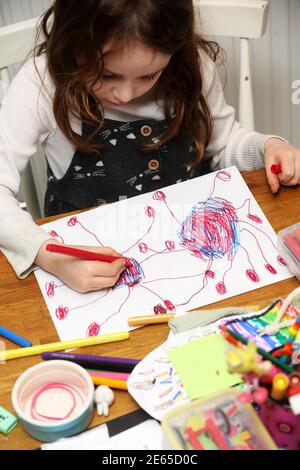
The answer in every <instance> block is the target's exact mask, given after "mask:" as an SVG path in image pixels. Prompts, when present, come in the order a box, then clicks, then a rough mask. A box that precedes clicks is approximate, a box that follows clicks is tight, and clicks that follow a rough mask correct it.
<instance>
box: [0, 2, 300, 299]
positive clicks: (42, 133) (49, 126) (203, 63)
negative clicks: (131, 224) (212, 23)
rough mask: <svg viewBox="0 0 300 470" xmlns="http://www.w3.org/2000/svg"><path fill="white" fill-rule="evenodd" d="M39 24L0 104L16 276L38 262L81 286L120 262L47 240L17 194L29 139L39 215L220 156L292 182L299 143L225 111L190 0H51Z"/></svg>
mask: <svg viewBox="0 0 300 470" xmlns="http://www.w3.org/2000/svg"><path fill="white" fill-rule="evenodd" d="M42 30H43V33H44V36H45V40H44V42H43V43H42V44H41V45H40V47H39V48H38V49H37V52H36V54H35V57H34V58H32V59H30V60H29V61H28V62H27V63H26V64H25V65H24V66H23V67H22V68H21V70H20V71H19V73H18V74H17V76H16V77H15V79H14V80H13V83H12V85H11V87H10V89H9V90H8V93H7V96H6V99H5V103H4V104H3V106H2V109H1V114H0V217H1V227H0V247H1V250H2V251H3V253H4V254H5V255H6V257H7V259H8V260H9V262H10V263H11V265H12V267H13V268H14V270H15V272H16V274H17V276H18V277H20V278H23V277H25V276H27V275H28V274H29V273H30V272H31V271H32V270H33V269H34V266H40V267H41V268H43V269H45V270H46V271H48V272H50V273H52V274H55V275H56V276H58V277H59V278H60V279H61V280H62V281H63V282H64V283H66V284H67V285H69V286H71V287H72V288H73V289H75V290H77V291H79V292H87V291H92V290H98V289H102V288H106V287H109V286H113V285H114V284H115V283H116V281H117V279H118V277H119V276H120V274H121V272H122V271H123V270H124V262H123V260H121V259H119V260H116V261H115V262H114V263H111V264H110V263H101V262H94V261H83V260H79V259H75V258H72V257H69V256H64V255H61V254H55V253H48V252H47V251H46V249H45V246H46V244H47V242H48V241H49V238H51V237H50V236H49V235H48V234H47V233H45V232H44V231H43V230H42V229H41V228H39V227H38V226H37V225H36V224H35V223H34V222H33V221H32V219H31V217H30V215H29V214H28V213H26V212H24V211H22V210H21V209H20V208H19V206H18V202H17V200H16V195H17V194H18V191H19V185H20V174H21V173H22V171H23V170H24V168H25V166H26V165H27V163H28V160H29V159H30V157H31V156H32V155H33V154H34V153H35V151H36V147H37V144H42V146H43V148H44V152H45V156H46V159H47V165H48V188H47V193H46V198H45V215H52V214H57V213H62V212H67V211H72V210H75V209H81V208H87V207H91V206H94V205H95V206H96V205H99V204H101V203H104V202H113V201H117V200H118V199H119V198H120V197H123V198H124V197H132V196H136V195H139V194H141V193H143V192H148V191H155V190H157V189H159V188H161V187H164V186H168V185H171V184H175V183H178V182H180V181H185V180H187V179H190V178H194V177H196V176H199V175H201V174H203V173H206V172H208V171H213V170H216V169H219V168H224V167H226V166H230V165H236V166H237V167H238V168H239V169H240V170H241V171H244V170H254V169H256V168H260V167H262V166H263V165H264V164H265V167H266V171H267V177H268V181H269V184H270V186H271V189H272V191H273V192H274V193H275V192H277V191H278V189H279V185H280V184H286V185H295V184H299V182H300V151H299V150H297V149H296V148H295V147H292V146H291V145H289V144H288V143H286V142H285V141H284V140H283V139H280V138H278V137H274V136H265V135H262V134H259V133H256V132H250V131H248V130H246V129H244V128H242V127H241V126H240V124H239V123H238V122H236V121H235V118H234V110H233V109H232V108H231V107H230V106H228V105H227V104H226V102H225V100H224V96H223V92H222V85H221V83H220V80H219V78H218V74H217V69H216V66H215V63H214V62H215V60H216V57H217V54H218V48H217V46H216V44H213V43H210V42H207V41H205V40H204V39H202V38H200V37H199V36H198V35H196V33H195V31H194V12H193V2H192V0H113V1H112V0H86V1H84V2H78V1H77V0H56V1H55V2H54V5H53V6H52V7H51V8H50V9H49V10H48V11H47V12H46V14H45V15H44V18H43V21H42ZM274 163H280V164H281V167H282V172H281V173H280V174H279V175H278V176H276V175H274V174H272V172H271V171H270V167H271V165H272V164H274ZM52 242H54V243H59V242H58V241H56V240H54V241H53V240H52ZM89 249H91V250H94V251H99V252H105V253H110V254H114V255H116V256H117V255H118V254H117V253H116V252H114V250H112V249H108V248H107V249H103V248H102V249H101V248H98V247H94V248H93V247H92V248H91V247H89Z"/></svg>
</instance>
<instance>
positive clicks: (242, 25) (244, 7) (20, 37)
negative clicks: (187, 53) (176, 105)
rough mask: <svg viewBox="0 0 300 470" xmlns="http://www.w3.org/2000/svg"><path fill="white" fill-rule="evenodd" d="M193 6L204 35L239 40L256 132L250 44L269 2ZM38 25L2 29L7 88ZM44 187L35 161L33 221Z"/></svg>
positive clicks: (245, 98) (1, 62)
mask: <svg viewBox="0 0 300 470" xmlns="http://www.w3.org/2000/svg"><path fill="white" fill-rule="evenodd" d="M194 3H195V11H196V20H197V27H198V28H199V31H200V32H201V33H202V34H204V35H209V36H216V37H218V36H229V37H238V38H240V59H241V65H240V89H239V112H238V116H239V121H240V122H241V124H242V125H243V126H245V127H247V128H249V129H254V127H255V124H254V107H253V93H252V82H251V71H250V53H249V41H250V39H258V38H260V37H262V36H263V35H264V33H265V31H266V27H267V19H268V1H265V0H194ZM200 15H201V16H200ZM200 18H201V19H200ZM36 24H37V18H33V19H31V20H27V21H22V22H20V23H16V24H13V25H10V26H5V27H3V28H1V29H0V80H2V81H3V82H4V83H5V85H6V86H8V84H9V81H10V76H9V72H8V67H9V66H10V65H13V64H17V63H21V62H22V61H23V60H24V58H25V57H26V56H27V54H28V52H29V51H30V50H31V49H32V47H33V44H34V39H35V34H36ZM45 188H46V171H45V163H44V162H42V159H41V158H38V159H32V160H31V162H30V164H29V165H28V167H27V169H26V171H25V173H24V175H23V177H22V184H21V191H22V194H23V197H24V199H25V201H26V206H27V210H28V211H29V212H30V213H31V214H32V215H33V217H34V218H38V217H40V216H41V215H42V210H43V209H42V208H43V200H44V193H45Z"/></svg>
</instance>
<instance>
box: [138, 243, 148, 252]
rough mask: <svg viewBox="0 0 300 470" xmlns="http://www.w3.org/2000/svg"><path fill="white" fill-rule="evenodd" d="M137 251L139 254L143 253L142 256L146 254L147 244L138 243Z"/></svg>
mask: <svg viewBox="0 0 300 470" xmlns="http://www.w3.org/2000/svg"><path fill="white" fill-rule="evenodd" d="M139 250H140V252H141V253H144V254H145V253H148V250H149V248H148V245H147V243H140V244H139Z"/></svg>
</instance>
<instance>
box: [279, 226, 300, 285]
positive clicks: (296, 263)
mask: <svg viewBox="0 0 300 470" xmlns="http://www.w3.org/2000/svg"><path fill="white" fill-rule="evenodd" d="M277 249H278V253H279V254H280V255H281V256H282V257H283V259H284V260H285V261H286V263H287V265H288V267H289V269H290V270H291V272H292V273H293V274H294V275H295V276H296V277H297V278H298V279H299V281H300V222H298V223H296V224H294V225H291V226H290V227H287V228H285V229H283V230H281V231H280V232H279V233H278V238H277Z"/></svg>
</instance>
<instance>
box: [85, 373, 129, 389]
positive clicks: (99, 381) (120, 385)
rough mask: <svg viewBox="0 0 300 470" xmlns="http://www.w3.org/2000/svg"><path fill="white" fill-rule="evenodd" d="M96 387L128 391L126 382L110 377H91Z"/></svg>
mask: <svg viewBox="0 0 300 470" xmlns="http://www.w3.org/2000/svg"><path fill="white" fill-rule="evenodd" d="M90 377H91V379H92V381H93V383H94V385H107V387H110V388H117V389H119V390H128V387H127V383H126V381H125V380H120V379H111V378H108V377H99V376H98V375H97V376H95V375H90Z"/></svg>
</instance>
